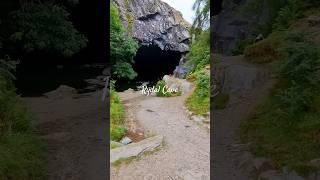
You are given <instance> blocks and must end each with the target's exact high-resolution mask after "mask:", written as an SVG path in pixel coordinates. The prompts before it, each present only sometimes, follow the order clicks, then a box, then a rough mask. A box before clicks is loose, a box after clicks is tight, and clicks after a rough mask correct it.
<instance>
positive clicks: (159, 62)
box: [134, 45, 181, 81]
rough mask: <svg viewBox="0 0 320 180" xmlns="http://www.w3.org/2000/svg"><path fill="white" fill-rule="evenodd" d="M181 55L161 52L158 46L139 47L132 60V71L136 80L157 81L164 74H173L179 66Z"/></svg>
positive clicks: (174, 52) (172, 52)
mask: <svg viewBox="0 0 320 180" xmlns="http://www.w3.org/2000/svg"><path fill="white" fill-rule="evenodd" d="M180 58H181V53H180V52H177V51H165V50H161V49H160V48H159V47H158V46H155V45H151V46H141V47H140V48H139V49H138V51H137V54H136V56H135V58H134V62H135V64H134V70H135V71H136V72H137V73H138V77H137V79H138V80H142V81H153V80H159V79H161V78H162V77H163V76H164V75H166V74H173V71H174V69H175V67H176V66H177V65H178V64H179V60H180Z"/></svg>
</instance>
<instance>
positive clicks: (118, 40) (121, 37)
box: [110, 3, 138, 79]
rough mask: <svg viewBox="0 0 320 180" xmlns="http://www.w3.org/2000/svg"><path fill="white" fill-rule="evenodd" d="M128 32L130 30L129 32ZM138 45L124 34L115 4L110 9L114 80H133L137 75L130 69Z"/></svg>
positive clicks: (111, 59)
mask: <svg viewBox="0 0 320 180" xmlns="http://www.w3.org/2000/svg"><path fill="white" fill-rule="evenodd" d="M129 31H130V30H129ZM137 50H138V43H137V42H136V41H135V40H134V39H133V38H132V37H130V35H129V32H127V33H126V32H125V30H124V28H123V25H122V22H121V20H120V16H119V12H118V9H117V7H116V5H115V4H113V3H111V7H110V63H111V65H112V68H111V70H112V75H113V76H114V77H115V78H116V79H134V78H135V77H136V76H137V74H136V73H135V72H134V70H133V68H132V64H133V57H134V56H135V55H136V52H137Z"/></svg>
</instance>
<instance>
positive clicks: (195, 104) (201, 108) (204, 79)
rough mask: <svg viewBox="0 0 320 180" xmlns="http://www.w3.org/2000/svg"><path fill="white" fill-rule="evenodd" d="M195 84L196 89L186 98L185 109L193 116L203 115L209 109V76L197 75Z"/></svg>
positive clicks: (204, 74)
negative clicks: (193, 114)
mask: <svg viewBox="0 0 320 180" xmlns="http://www.w3.org/2000/svg"><path fill="white" fill-rule="evenodd" d="M195 74H197V72H196V73H195ZM195 82H196V88H195V90H194V92H193V93H192V94H191V96H189V97H188V98H187V100H186V107H187V108H188V109H189V110H190V111H192V112H193V113H195V114H198V115H205V114H206V113H207V112H209V109H210V76H209V75H208V74H206V73H204V72H202V73H198V75H197V76H196V81H195Z"/></svg>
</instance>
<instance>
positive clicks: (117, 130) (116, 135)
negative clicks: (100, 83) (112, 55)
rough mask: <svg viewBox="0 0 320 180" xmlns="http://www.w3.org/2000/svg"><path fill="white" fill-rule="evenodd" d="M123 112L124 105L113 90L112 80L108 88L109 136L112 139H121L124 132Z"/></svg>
mask: <svg viewBox="0 0 320 180" xmlns="http://www.w3.org/2000/svg"><path fill="white" fill-rule="evenodd" d="M124 114H125V110H124V107H123V105H122V102H121V100H120V97H119V95H118V94H117V92H116V91H115V90H114V82H112V83H111V90H110V123H111V124H110V138H111V140H113V141H119V140H121V138H122V137H123V136H124V135H125V133H126V129H125V128H124Z"/></svg>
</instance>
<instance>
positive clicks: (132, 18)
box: [114, 0, 191, 53]
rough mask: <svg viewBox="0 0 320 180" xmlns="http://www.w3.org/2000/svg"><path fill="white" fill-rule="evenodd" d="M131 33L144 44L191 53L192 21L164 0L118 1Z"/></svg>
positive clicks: (121, 16)
mask: <svg viewBox="0 0 320 180" xmlns="http://www.w3.org/2000/svg"><path fill="white" fill-rule="evenodd" d="M114 2H115V3H116V5H117V6H118V7H119V12H120V18H121V20H122V22H123V24H124V26H125V28H126V30H127V32H128V33H129V34H131V35H132V36H133V37H134V38H136V39H137V40H138V41H139V42H140V44H141V45H151V44H154V45H157V46H158V47H160V48H161V49H162V50H171V51H179V52H182V53H183V52H187V51H188V50H189V41H190V37H191V36H190V34H189V30H188V29H189V28H190V24H189V23H188V22H186V21H185V20H184V19H183V17H182V14H181V13H180V12H179V11H177V10H175V9H174V8H172V7H170V6H169V5H168V4H167V3H164V2H162V1H161V0H114Z"/></svg>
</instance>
